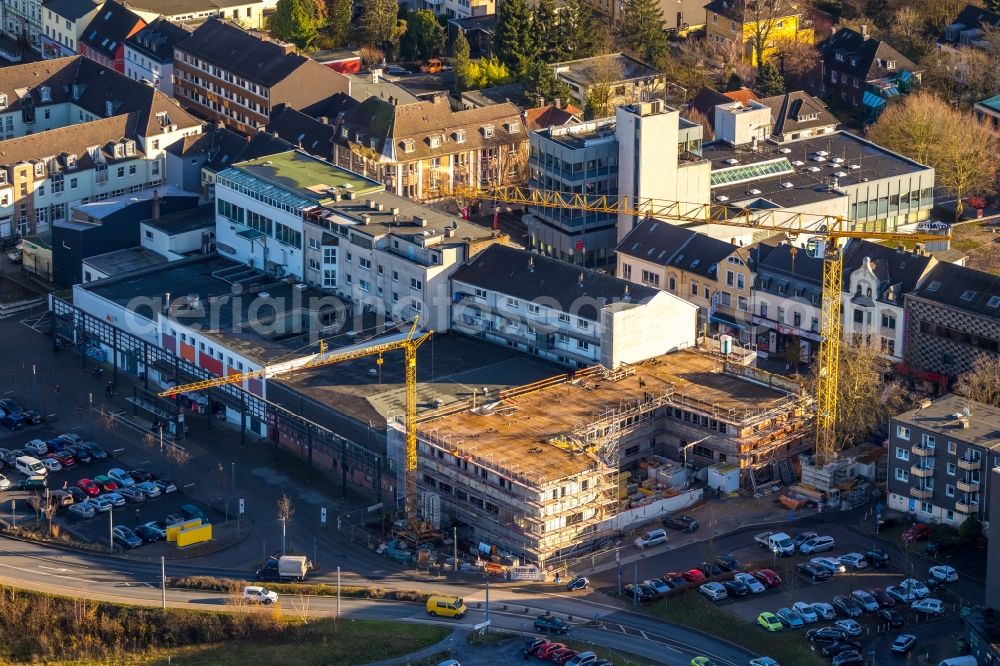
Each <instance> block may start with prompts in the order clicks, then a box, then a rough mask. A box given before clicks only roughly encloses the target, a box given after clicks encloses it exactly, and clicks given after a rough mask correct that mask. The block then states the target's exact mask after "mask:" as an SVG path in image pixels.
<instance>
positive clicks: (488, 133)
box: [483, 125, 493, 139]
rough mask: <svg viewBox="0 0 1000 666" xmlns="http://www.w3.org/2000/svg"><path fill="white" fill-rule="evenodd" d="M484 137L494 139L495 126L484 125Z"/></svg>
mask: <svg viewBox="0 0 1000 666" xmlns="http://www.w3.org/2000/svg"><path fill="white" fill-rule="evenodd" d="M483 136H484V137H486V138H487V139H492V138H493V125H483Z"/></svg>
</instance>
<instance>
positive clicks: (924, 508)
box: [920, 502, 934, 514]
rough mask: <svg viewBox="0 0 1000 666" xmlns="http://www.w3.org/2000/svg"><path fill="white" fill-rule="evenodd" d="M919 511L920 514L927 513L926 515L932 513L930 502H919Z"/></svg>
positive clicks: (932, 508)
mask: <svg viewBox="0 0 1000 666" xmlns="http://www.w3.org/2000/svg"><path fill="white" fill-rule="evenodd" d="M920 511H921V512H922V513H928V514H930V513H934V507H933V506H931V503H930V502H921V503H920Z"/></svg>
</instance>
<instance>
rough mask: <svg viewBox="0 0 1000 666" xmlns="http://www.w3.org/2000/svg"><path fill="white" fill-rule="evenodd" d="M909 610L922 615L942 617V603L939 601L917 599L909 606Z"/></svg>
mask: <svg viewBox="0 0 1000 666" xmlns="http://www.w3.org/2000/svg"><path fill="white" fill-rule="evenodd" d="M910 608H912V609H913V611H914V612H916V613H923V614H924V615H934V616H939V615H944V602H943V601H941V600H940V599H919V600H917V601H914V602H913V603H912V604H910Z"/></svg>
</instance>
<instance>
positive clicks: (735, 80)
mask: <svg viewBox="0 0 1000 666" xmlns="http://www.w3.org/2000/svg"><path fill="white" fill-rule="evenodd" d="M743 85H744V84H743V77H741V76H740V75H739V74H737V73H736V72H730V73H729V78H728V79H726V85H725V89H726V90H725V91H726V92H733V91H734V90H739V89H740V88H742V87H743Z"/></svg>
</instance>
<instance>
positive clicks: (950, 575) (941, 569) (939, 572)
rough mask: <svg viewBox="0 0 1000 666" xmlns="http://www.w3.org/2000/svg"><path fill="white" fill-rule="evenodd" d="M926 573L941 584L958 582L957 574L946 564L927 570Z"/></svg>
mask: <svg viewBox="0 0 1000 666" xmlns="http://www.w3.org/2000/svg"><path fill="white" fill-rule="evenodd" d="M927 573H929V574H930V575H932V576H934V577H935V578H937V579H938V580H939V581H941V582H942V583H954V582H955V581H957V580H958V572H957V571H955V570H954V569H953V568H952V567H949V566H948V565H947V564H938V565H937V566H933V567H931V568H930V569H928V570H927Z"/></svg>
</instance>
